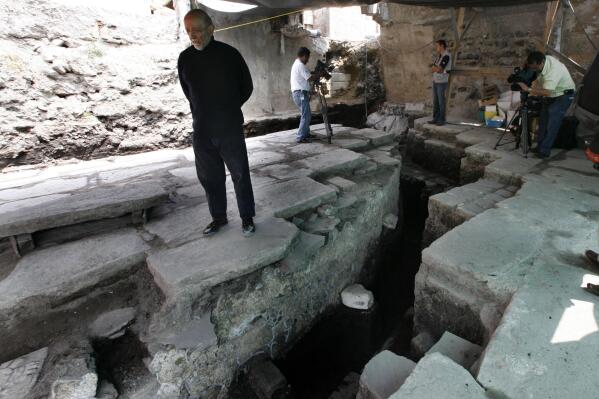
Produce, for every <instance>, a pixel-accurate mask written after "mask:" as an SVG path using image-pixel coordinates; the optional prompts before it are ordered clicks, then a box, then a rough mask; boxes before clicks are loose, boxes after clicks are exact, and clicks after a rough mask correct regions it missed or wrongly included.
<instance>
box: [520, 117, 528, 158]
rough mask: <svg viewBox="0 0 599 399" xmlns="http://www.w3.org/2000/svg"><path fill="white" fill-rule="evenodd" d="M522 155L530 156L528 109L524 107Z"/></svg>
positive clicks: (521, 136) (521, 138)
mask: <svg viewBox="0 0 599 399" xmlns="http://www.w3.org/2000/svg"><path fill="white" fill-rule="evenodd" d="M520 146H521V147H522V155H524V157H525V158H526V157H528V109H527V108H526V109H522V133H521V135H520Z"/></svg>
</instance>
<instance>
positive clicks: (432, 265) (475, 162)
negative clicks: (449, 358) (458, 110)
mask: <svg viewBox="0 0 599 399" xmlns="http://www.w3.org/2000/svg"><path fill="white" fill-rule="evenodd" d="M453 122H454V124H452V125H450V128H448V129H437V128H436V127H434V126H430V125H427V124H426V123H425V122H424V120H419V121H416V124H415V130H413V131H412V132H411V133H410V134H411V135H412V136H413V141H412V143H411V145H412V149H415V150H416V151H422V152H420V153H419V154H418V156H420V157H425V156H426V154H427V153H428V154H430V155H431V156H433V155H435V154H438V151H436V150H432V151H430V152H427V150H426V147H424V146H423V145H422V142H424V143H427V142H432V145H434V146H436V148H440V146H441V144H439V143H436V141H434V140H437V141H442V142H443V144H442V146H443V148H447V149H448V150H446V151H445V152H444V153H445V154H448V153H449V154H450V155H448V157H449V159H450V160H451V161H450V162H449V163H447V162H446V164H451V165H457V164H459V165H460V168H459V173H458V176H456V175H455V169H454V170H453V173H454V176H453V177H454V178H457V179H458V180H460V181H462V182H463V183H467V184H466V185H463V186H461V187H456V188H454V189H452V190H450V191H448V192H445V193H441V194H438V195H435V196H433V197H431V200H430V202H429V220H428V221H427V230H429V231H432V234H431V235H432V236H434V237H436V238H437V239H436V241H434V242H433V243H432V244H431V245H430V246H429V247H428V248H426V249H425V250H424V251H423V254H422V265H421V268H420V271H419V272H418V275H417V277H416V288H415V297H416V299H415V328H416V332H415V334H417V333H422V332H426V333H428V334H431V335H432V336H433V337H436V338H439V337H440V336H441V334H443V332H444V331H451V332H453V333H455V334H457V335H459V336H461V337H463V338H466V339H468V340H470V341H472V342H474V343H477V344H481V345H483V346H486V349H485V350H484V352H483V354H482V356H481V359H480V364H479V365H478V366H477V368H476V369H473V371H474V373H475V377H477V380H478V383H480V384H481V385H482V386H483V387H484V388H486V389H487V392H486V395H487V396H488V397H490V398H512V399H517V398H522V397H526V398H547V397H553V398H579V397H593V396H596V392H597V390H598V389H599V383H598V381H597V379H596V378H594V377H592V376H591V374H593V373H594V371H593V370H596V361H597V359H598V357H597V345H598V343H599V342H597V341H598V339H599V338H598V337H599V335H598V334H597V332H598V331H599V329H598V328H597V320H598V316H597V312H596V311H594V309H595V308H596V307H597V305H598V304H599V298H598V297H597V296H594V295H591V294H589V293H587V292H586V291H585V290H583V288H582V286H584V285H585V284H586V283H587V282H594V283H597V282H599V275H598V273H599V270H594V269H592V267H591V265H590V264H589V263H587V262H586V261H585V259H584V251H585V249H594V250H597V247H598V242H597V227H598V226H597V225H598V223H599V213H598V210H599V174H598V173H597V172H596V171H595V170H594V169H593V168H592V165H591V164H590V162H588V161H587V160H585V158H584V155H583V153H582V151H581V150H572V151H561V150H554V151H553V153H552V157H551V158H549V159H547V160H539V159H536V158H533V157H529V158H524V157H523V156H522V155H521V153H519V152H518V151H513V150H512V148H513V145H512V146H504V147H500V148H499V149H493V146H494V144H495V141H496V139H497V135H498V132H496V131H493V130H491V129H486V128H481V127H477V126H473V125H471V124H460V123H458V122H457V121H453ZM409 150H410V147H409V148H408V154H409ZM455 154H461V155H455ZM531 155H532V154H531ZM404 391H405V390H404ZM418 391H419V389H417V388H414V392H418ZM460 395H465V394H462V393H461V394H459V395H458V396H447V397H452V398H453V397H456V398H457V397H465V396H460ZM398 397H402V398H403V397H406V398H407V397H410V398H411V397H420V396H418V395H416V394H414V395H412V396H409V395H408V396H406V395H400V396H398Z"/></svg>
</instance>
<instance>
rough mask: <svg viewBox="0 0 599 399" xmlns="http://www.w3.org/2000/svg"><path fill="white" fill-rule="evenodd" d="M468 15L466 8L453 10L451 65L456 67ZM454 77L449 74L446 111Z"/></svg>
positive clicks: (446, 110)
mask: <svg viewBox="0 0 599 399" xmlns="http://www.w3.org/2000/svg"><path fill="white" fill-rule="evenodd" d="M465 16H466V8H464V7H460V8H458V9H455V8H454V9H453V10H452V17H453V18H452V25H453V37H454V46H453V50H452V51H451V67H452V69H453V68H455V66H456V64H457V59H456V58H457V55H458V49H459V48H460V42H461V40H462V35H463V34H464V17H465ZM452 81H453V78H452V76H451V74H449V83H448V84H447V101H446V102H445V104H446V106H445V112H446V113H447V112H448V111H449V106H450V102H451V83H452Z"/></svg>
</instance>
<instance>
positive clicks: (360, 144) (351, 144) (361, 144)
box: [333, 137, 370, 151]
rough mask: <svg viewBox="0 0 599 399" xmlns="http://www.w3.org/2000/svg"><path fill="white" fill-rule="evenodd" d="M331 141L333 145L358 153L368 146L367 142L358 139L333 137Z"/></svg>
mask: <svg viewBox="0 0 599 399" xmlns="http://www.w3.org/2000/svg"><path fill="white" fill-rule="evenodd" d="M333 140H334V144H336V145H338V146H339V147H341V148H345V149H346V150H353V151H360V150H364V149H366V148H368V147H369V146H370V143H369V142H368V140H363V139H358V138H345V137H335V138H333Z"/></svg>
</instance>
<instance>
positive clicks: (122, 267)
mask: <svg viewBox="0 0 599 399" xmlns="http://www.w3.org/2000/svg"><path fill="white" fill-rule="evenodd" d="M148 249H149V246H148V245H147V244H146V243H145V242H144V241H143V240H142V239H141V238H140V237H139V236H138V235H137V233H136V231H135V230H134V229H123V230H119V231H115V232H112V233H107V234H103V235H99V236H94V237H89V238H85V239H82V240H79V241H74V242H71V243H68V244H63V245H59V246H55V247H50V248H46V249H42V250H38V251H35V252H32V253H30V254H28V255H26V256H25V257H23V258H22V259H21V260H20V261H19V262H18V264H17V266H16V268H15V270H13V272H12V273H11V274H10V275H8V277H6V278H5V279H4V280H2V281H0V320H2V322H1V325H2V328H9V327H10V326H11V325H12V323H13V319H14V318H18V319H21V320H23V319H25V320H26V319H28V318H31V317H37V316H41V315H44V314H47V312H48V310H49V309H48V307H49V306H50V304H52V303H54V302H58V303H60V302H61V301H63V300H65V299H67V298H69V297H72V296H74V295H75V294H77V293H81V292H84V291H86V290H89V289H91V288H93V287H95V286H97V285H98V284H100V283H101V282H103V281H105V280H107V279H110V278H112V277H114V276H118V275H123V274H124V273H128V272H130V271H132V269H133V268H134V267H135V266H137V265H139V264H140V263H142V262H143V261H144V259H145V251H147V250H148Z"/></svg>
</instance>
